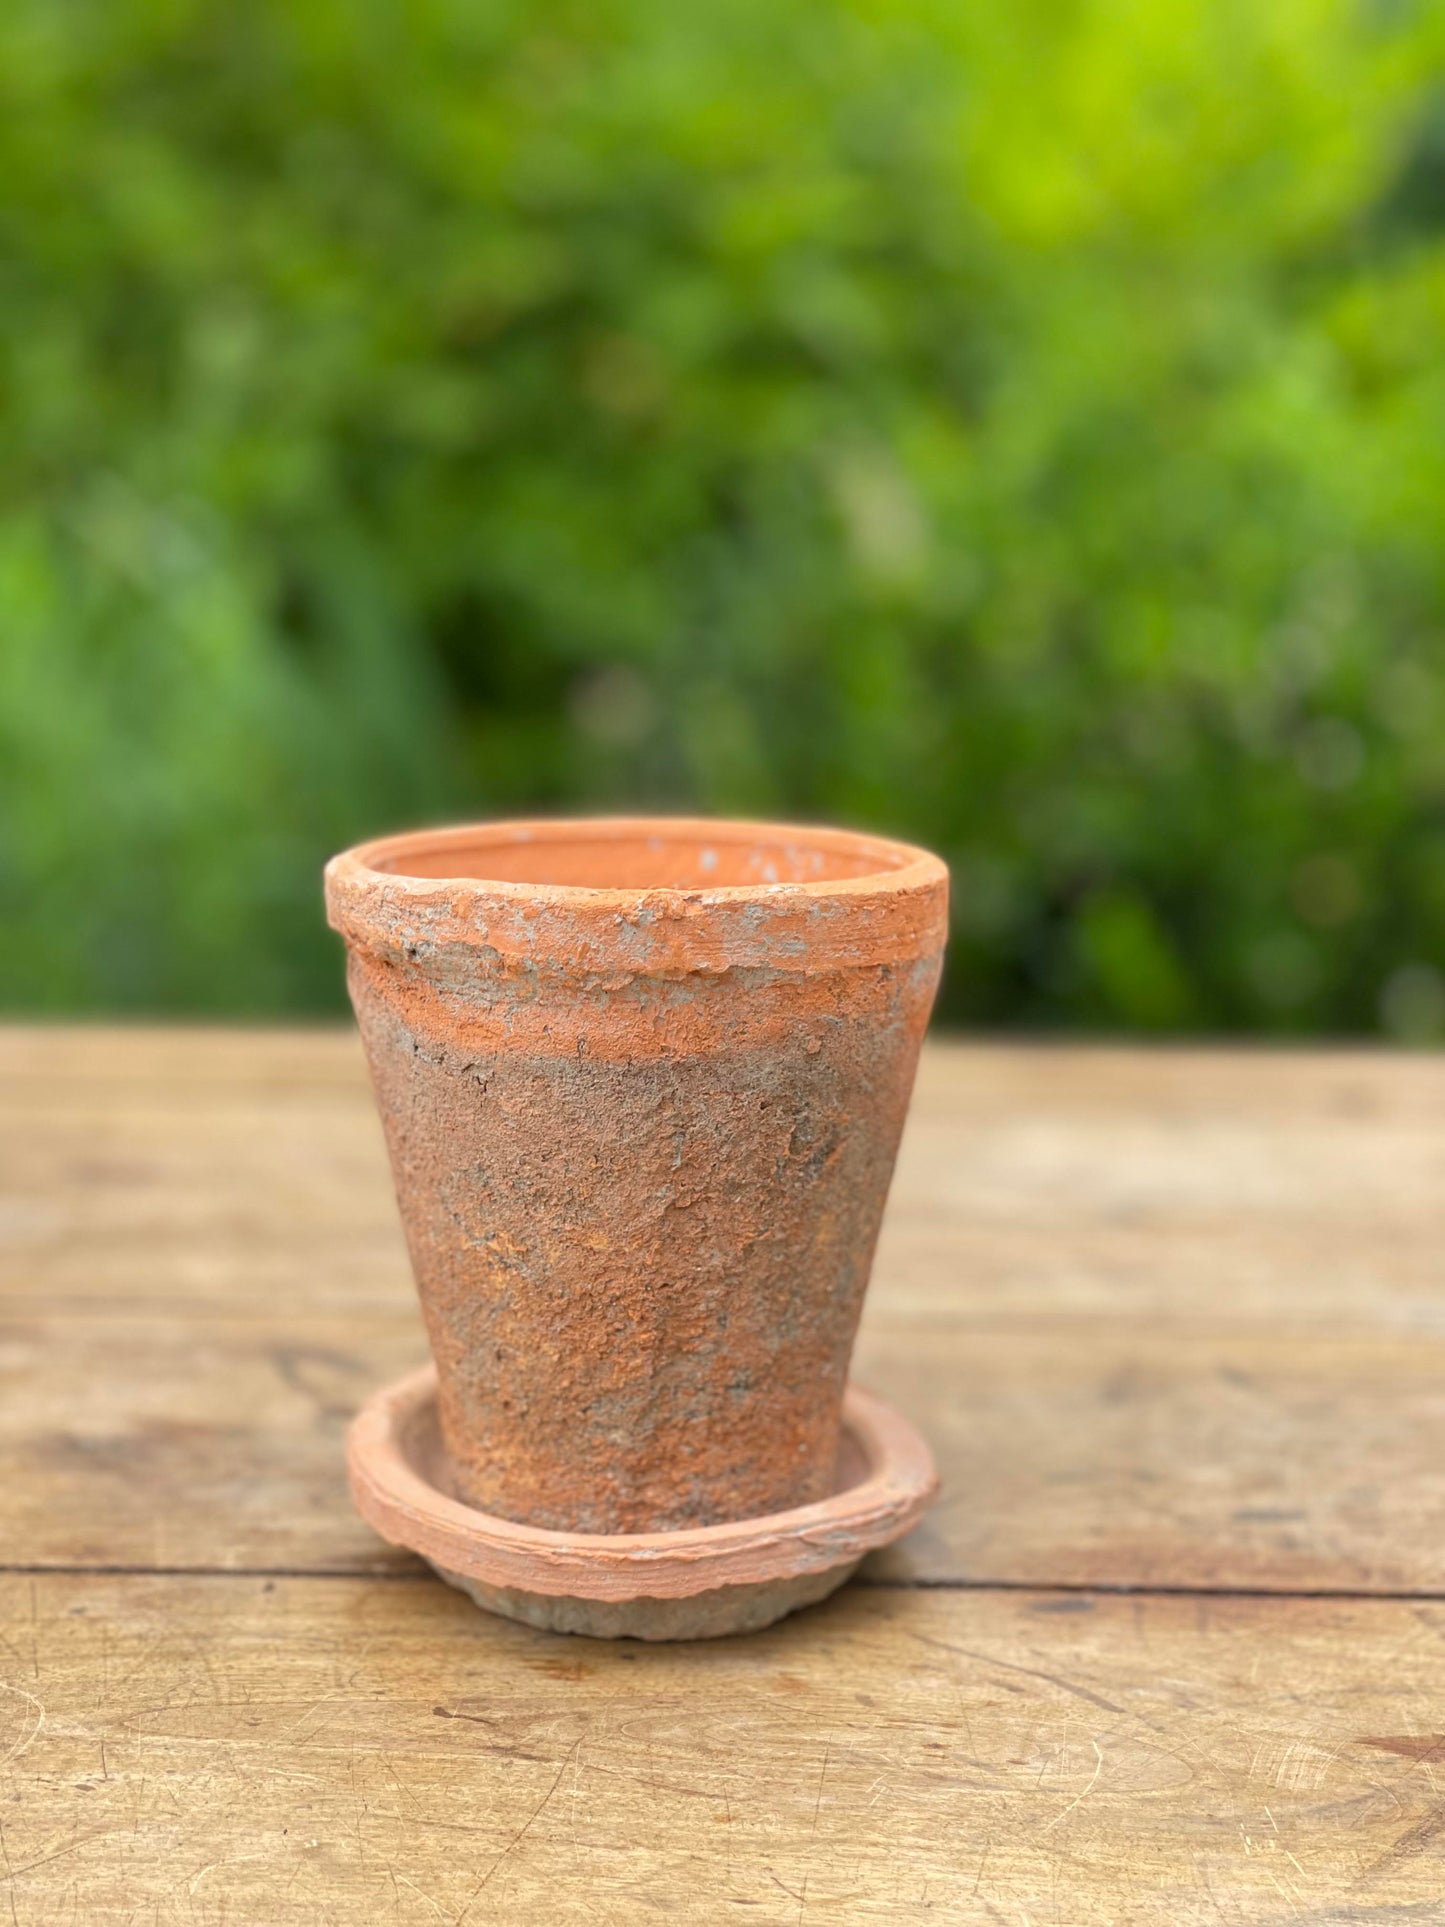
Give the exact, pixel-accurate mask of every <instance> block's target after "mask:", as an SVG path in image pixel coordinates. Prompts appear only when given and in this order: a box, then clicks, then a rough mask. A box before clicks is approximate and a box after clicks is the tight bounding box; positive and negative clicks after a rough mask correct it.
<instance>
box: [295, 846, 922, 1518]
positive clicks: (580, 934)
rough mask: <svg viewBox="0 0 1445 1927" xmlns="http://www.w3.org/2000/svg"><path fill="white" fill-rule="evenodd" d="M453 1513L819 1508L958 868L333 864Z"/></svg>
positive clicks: (562, 856) (791, 853)
mask: <svg viewBox="0 0 1445 1927" xmlns="http://www.w3.org/2000/svg"><path fill="white" fill-rule="evenodd" d="M326 895H327V907H328V914H329V917H330V921H331V922H332V924H333V925H334V926H335V928H336V929H337V930H339V931H340V932H341V934H342V935H343V937H344V938H345V939H346V943H347V948H348V952H349V983H350V990H351V997H352V1002H353V1004H354V1005H355V1008H356V1014H357V1019H358V1021H359V1024H360V1027H361V1032H362V1036H363V1039H364V1041H365V1046H366V1052H367V1056H368V1059H369V1061H370V1066H371V1073H372V1078H373V1081H374V1084H375V1089H376V1095H377V1100H378V1104H379V1106H380V1110H381V1114H382V1118H383V1121H384V1124H385V1129H386V1136H387V1141H388V1145H389V1149H390V1153H391V1161H392V1168H393V1172H394V1175H395V1180H396V1188H397V1193H398V1197H399V1200H400V1205H401V1212H402V1218H403V1221H404V1224H405V1228H406V1235H407V1240H408V1244H409V1247H410V1251H411V1257H412V1263H413V1266H414V1269H415V1273H416V1279H417V1284H418V1287H419V1290H420V1294H421V1301H422V1307H423V1311H424V1315H425V1318H426V1323H427V1328H428V1332H429V1335H430V1338H431V1344H432V1349H433V1353H434V1356H435V1360H436V1370H437V1402H438V1409H439V1420H440V1439H441V1445H442V1447H443V1448H444V1451H445V1455H446V1459H447V1462H448V1464H449V1467H450V1474H449V1478H450V1488H451V1490H452V1492H453V1493H454V1495H455V1497H456V1499H457V1500H459V1501H461V1502H463V1503H464V1504H465V1505H466V1506H469V1507H473V1508H476V1509H477V1510H478V1511H480V1512H484V1513H486V1514H489V1515H493V1516H494V1517H495V1518H497V1519H500V1520H506V1521H517V1522H520V1523H522V1524H523V1525H527V1526H532V1527H538V1528H542V1529H545V1530H547V1531H551V1532H557V1531H563V1532H574V1533H582V1534H637V1533H665V1532H670V1531H676V1530H687V1529H694V1528H698V1527H709V1526H714V1525H718V1524H721V1523H723V1522H727V1521H737V1520H747V1519H753V1518H755V1517H757V1516H758V1515H766V1514H772V1513H780V1512H785V1511H788V1510H789V1509H792V1508H798V1507H806V1506H809V1505H813V1504H817V1503H818V1502H821V1501H824V1500H826V1499H828V1498H830V1496H831V1495H832V1494H833V1492H834V1491H835V1487H836V1476H835V1474H836V1464H837V1455H838V1447H839V1425H840V1417H841V1414H842V1409H843V1399H844V1390H845V1386H846V1382H847V1374H848V1361H849V1355H850V1352H851V1350H852V1345H853V1338H854V1332H855V1330H856V1327H857V1323H858V1316H859V1312H860V1309H861V1306H862V1300H863V1292H864V1288H865V1286H866V1284H867V1280H868V1273H869V1268H870V1265H871V1263H872V1258H873V1249H874V1243H875V1240H876V1237H877V1233H878V1226H879V1219H880V1216H881V1213H882V1209H883V1202H884V1197H885V1194H886V1192H887V1189H888V1182H889V1178H890V1175H891V1172H892V1169H893V1161H894V1156H895V1153H896V1151H897V1148H898V1140H899V1134H900V1131H901V1129H902V1126H903V1118H904V1113H905V1110H906V1108H907V1104H908V1099H909V1094H910V1091H911V1088H912V1084H913V1075H914V1067H915V1063H916V1060H917V1055H918V1048H919V1044H920V1041H921V1039H922V1035H923V1030H924V1025H925V1023H926V1021H927V1018H928V1013H929V1009H930V1006H931V1004H932V1002H933V996H934V990H935V987H936V985H937V981H938V973H939V966H940V961H941V957H942V951H943V945H944V935H945V920H946V901H947V873H946V871H945V869H944V866H943V865H942V864H941V863H940V862H939V861H938V859H937V858H936V857H933V856H930V855H928V854H927V853H926V852H924V851H922V850H917V849H913V848H911V847H909V846H907V845H904V844H899V843H893V842H887V841H883V840H880V839H878V838H874V837H867V836H862V835H855V834H853V833H851V832H844V831H838V830H814V829H794V828H787V827H780V826H777V825H770V824H753V823H733V822H708V821H691V820H671V819H665V818H664V819H655V820H654V819H648V820H640V821H634V820H615V821H588V822H536V823H494V824H481V825H477V826H473V827H465V828H458V829H447V830H436V831H428V832H421V833H417V834H414V835H407V836H397V837H390V838H387V839H384V840H382V841H379V842H374V843H369V844H365V845H362V846H361V847H359V848H357V849H354V850H350V851H347V852H346V853H345V854H343V855H341V856H338V857H336V858H334V859H333V861H332V862H331V864H330V865H329V866H328V868H327V872H326Z"/></svg>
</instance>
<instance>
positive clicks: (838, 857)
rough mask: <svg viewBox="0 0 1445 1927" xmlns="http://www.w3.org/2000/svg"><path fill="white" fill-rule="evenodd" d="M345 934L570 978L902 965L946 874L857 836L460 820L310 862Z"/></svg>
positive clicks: (911, 849)
mask: <svg viewBox="0 0 1445 1927" xmlns="http://www.w3.org/2000/svg"><path fill="white" fill-rule="evenodd" d="M326 906H327V916H328V919H329V921H330V923H331V925H332V927H333V928H334V929H336V930H338V931H340V932H341V934H342V935H343V936H344V937H345V938H346V940H347V942H348V943H349V944H352V945H355V946H359V947H361V948H363V949H366V950H373V951H379V952H381V953H383V954H387V955H392V956H395V957H405V958H407V959H410V960H413V961H422V962H423V963H424V961H425V959H426V958H427V957H428V956H430V955H432V954H434V952H435V951H436V950H437V949H439V948H441V947H443V946H450V945H453V944H459V943H460V944H464V945H467V946H469V947H478V946H483V945H485V946H487V947H488V948H489V949H491V950H492V951H494V952H495V953H496V955H497V957H498V960H499V961H505V962H508V963H522V964H531V965H534V966H535V965H539V964H540V965H544V966H547V965H550V966H552V967H556V968H559V969H564V970H574V971H575V970H582V971H586V972H588V973H596V972H601V973H604V974H605V973H607V972H619V973H623V974H624V975H628V974H633V973H636V972H638V971H646V972H648V973H653V972H660V971H665V972H673V971H722V970H729V969H746V968H761V969H769V970H774V971H782V972H785V973H792V972H799V973H804V974H811V973H813V972H815V971H823V970H839V969H850V968H852V969H858V968H864V967H870V966H871V967H876V966H878V965H887V964H900V965H902V964H907V963H911V962H916V961H918V960H920V959H923V958H931V957H936V956H937V955H938V954H939V953H940V952H941V951H942V949H943V945H944V940H945V937H946V934H947V918H948V871H947V869H946V867H945V866H944V864H943V863H942V862H941V861H940V860H939V858H938V857H936V856H933V855H931V854H930V853H929V852H928V851H927V850H922V849H918V848H916V847H915V846H914V845H913V844H909V843H899V842H895V841H893V840H892V839H889V838H886V837H878V836H869V835H865V834H863V833H862V832H860V831H854V830H838V829H821V828H811V827H805V826H800V825H795V824H785V823H753V822H744V821H737V820H730V819H717V818H709V817H593V818H553V819H543V820H539V821H515V822H510V821H509V822H496V823H475V824H462V825H458V826H456V827H453V828H448V829H434V830H417V831H412V832H408V833H406V834H403V835H400V836H388V837H381V838H378V839H376V840H375V841H372V842H368V843H360V844H358V845H356V847H355V848H354V849H350V850H344V851H343V852H342V853H341V854H340V855H339V856H335V857H333V858H332V859H331V861H330V863H328V864H327V866H326Z"/></svg>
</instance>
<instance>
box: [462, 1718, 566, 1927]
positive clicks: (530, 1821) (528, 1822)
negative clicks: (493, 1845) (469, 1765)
mask: <svg viewBox="0 0 1445 1927" xmlns="http://www.w3.org/2000/svg"><path fill="white" fill-rule="evenodd" d="M581 1744H582V1735H581V1734H580V1733H579V1734H578V1736H577V1738H576V1739H575V1740H573V1742H572V1744H571V1745H570V1746H569V1747H568V1749H567V1753H566V1756H565V1758H564V1759H563V1761H562V1764H561V1766H559V1767H558V1769H557V1775H556V1778H555V1779H554V1780H553V1782H552V1784H551V1786H549V1787H548V1789H547V1791H546V1792H545V1793H544V1794H543V1795H542V1797H541V1799H540V1800H539V1801H538V1802H537V1804H536V1806H534V1807H533V1809H532V1811H531V1812H530V1813H529V1814H528V1815H527V1817H526V1819H525V1820H524V1821H523V1822H522V1824H521V1826H520V1827H518V1829H517V1831H516V1832H515V1833H514V1834H513V1835H512V1837H511V1839H510V1840H509V1841H508V1842H507V1844H506V1846H505V1847H503V1849H502V1851H501V1852H500V1853H499V1854H498V1855H497V1857H496V1859H495V1860H494V1861H493V1862H492V1864H491V1866H490V1867H488V1868H487V1871H486V1872H485V1873H484V1874H483V1875H482V1877H481V1879H480V1880H479V1881H478V1882H477V1884H476V1886H475V1887H473V1889H472V1891H471V1893H470V1894H469V1895H468V1897H467V1904H466V1906H465V1907H463V1908H462V1911H461V1912H460V1913H459V1914H458V1915H457V1920H456V1927H462V1922H463V1921H464V1920H465V1919H466V1917H467V1915H468V1914H469V1913H470V1912H471V1911H472V1905H473V1902H474V1901H475V1900H476V1897H477V1895H478V1894H479V1893H480V1892H481V1891H482V1889H483V1887H485V1886H486V1885H487V1883H488V1881H489V1880H490V1879H491V1878H492V1875H493V1874H494V1873H495V1872H496V1871H497V1869H498V1867H500V1866H501V1864H502V1862H503V1861H504V1860H505V1859H506V1858H507V1856H508V1855H509V1854H511V1853H514V1852H515V1851H516V1849H517V1848H518V1847H519V1846H520V1845H521V1843H522V1841H523V1840H524V1839H525V1837H526V1835H527V1834H528V1833H529V1832H530V1830H531V1828H532V1827H533V1826H534V1825H535V1823H536V1822H537V1820H538V1819H539V1818H540V1817H541V1814H542V1810H543V1808H544V1807H545V1806H546V1805H547V1802H548V1801H549V1800H550V1799H551V1798H552V1795H553V1794H554V1793H555V1792H556V1791H557V1789H558V1787H559V1786H561V1784H562V1776H563V1774H564V1773H565V1772H566V1771H567V1769H568V1767H569V1766H571V1764H572V1756H573V1754H574V1753H575V1752H576V1751H577V1749H578V1747H579V1746H581Z"/></svg>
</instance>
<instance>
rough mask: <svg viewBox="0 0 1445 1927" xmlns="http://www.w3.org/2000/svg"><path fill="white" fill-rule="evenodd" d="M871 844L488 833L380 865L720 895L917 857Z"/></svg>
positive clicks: (399, 872) (395, 871) (560, 831)
mask: <svg viewBox="0 0 1445 1927" xmlns="http://www.w3.org/2000/svg"><path fill="white" fill-rule="evenodd" d="M914 854H915V853H914V852H913V851H911V850H903V849H899V848H896V847H894V846H890V845H889V844H886V843H881V842H874V841H872V840H871V839H864V838H861V837H860V838H858V839H857V840H856V841H855V840H854V839H851V838H849V837H847V836H846V835H840V836H839V837H838V838H837V839H836V840H833V839H829V840H828V841H826V842H825V841H823V840H822V839H819V840H817V841H812V840H809V839H807V838H801V837H800V838H789V837H769V836H766V835H749V836H746V837H737V836H728V835H727V834H726V832H725V830H724V829H723V826H722V825H717V826H707V827H705V828H703V829H700V830H696V831H694V830H677V831H656V832H649V831H646V830H642V829H639V830H638V831H636V832H617V831H614V832H611V833H609V834H606V835H591V836H588V835H585V834H582V833H580V832H579V831H578V829H577V828H576V826H574V825H569V824H558V825H557V826H556V828H555V829H551V828H549V827H547V826H545V825H540V826H536V827H529V828H528V829H526V830H522V831H518V830H508V829H507V827H506V826H505V825H498V826H497V827H496V829H495V830H494V831H488V830H485V829H482V830H478V831H477V832H476V834H475V836H472V835H464V836H461V837H455V838H452V837H448V838H446V839H440V838H438V839H429V838H426V837H418V838H417V840H416V842H415V843H414V844H410V845H408V846H407V847H406V848H405V849H402V850H394V851H392V852H391V853H390V854H388V855H386V856H384V857H378V858H376V859H374V860H373V866H372V867H373V868H375V869H377V870H382V871H386V872H387V873H389V874H390V875H393V876H408V877H468V878H473V879H475V880H477V881H479V882H488V883H530V884H542V885H552V886H557V887H562V888H572V889H585V890H718V889H738V888H744V889H746V888H755V887H756V886H758V885H760V884H768V883H841V882H845V881H851V880H853V879H855V878H859V877H867V876H877V875H880V874H886V873H888V872H890V871H896V870H901V869H903V868H904V867H905V866H906V865H907V864H908V863H909V862H910V861H911V860H912V859H913V857H914Z"/></svg>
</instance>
